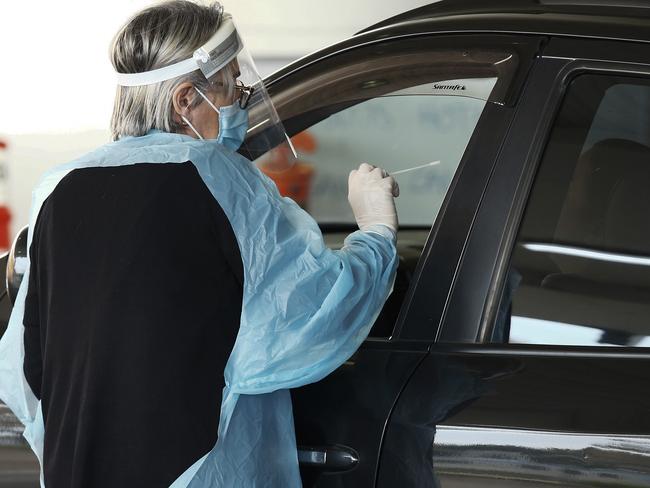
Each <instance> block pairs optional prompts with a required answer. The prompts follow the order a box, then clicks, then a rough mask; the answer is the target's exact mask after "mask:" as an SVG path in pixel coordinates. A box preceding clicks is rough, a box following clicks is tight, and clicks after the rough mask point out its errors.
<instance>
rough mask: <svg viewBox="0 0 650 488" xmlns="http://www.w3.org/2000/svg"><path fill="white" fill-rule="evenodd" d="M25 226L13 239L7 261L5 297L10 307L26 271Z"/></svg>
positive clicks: (26, 229)
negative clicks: (7, 297)
mask: <svg viewBox="0 0 650 488" xmlns="http://www.w3.org/2000/svg"><path fill="white" fill-rule="evenodd" d="M28 229H29V228H28V227H27V226H25V227H23V228H22V229H21V231H20V232H19V233H18V235H17V236H16V239H14V242H13V244H12V245H11V251H9V257H8V259H7V295H8V296H9V300H10V301H11V305H12V306H13V304H14V303H15V302H16V297H17V296H18V289H19V288H20V283H21V282H22V281H23V276H25V271H26V270H27V231H28Z"/></svg>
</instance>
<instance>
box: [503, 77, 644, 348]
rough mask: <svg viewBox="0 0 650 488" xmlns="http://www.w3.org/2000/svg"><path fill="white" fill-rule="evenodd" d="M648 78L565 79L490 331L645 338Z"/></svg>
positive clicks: (516, 337)
mask: <svg viewBox="0 0 650 488" xmlns="http://www.w3.org/2000/svg"><path fill="white" fill-rule="evenodd" d="M648 188H650V82H648V81H645V80H643V79H634V78H623V77H612V76H603V75H582V76H579V77H577V78H576V79H575V80H574V81H573V83H572V85H571V86H570V88H569V91H568V93H567V96H566V99H565V101H564V104H563V107H562V109H561V111H560V114H559V116H558V120H557V122H556V126H555V127H554V129H553V132H552V134H551V138H550V141H549V144H548V146H547V149H546V153H545V155H544V158H543V160H542V163H541V166H540V169H539V172H538V175H537V177H536V179H535V182H534V185H533V189H532V192H531V196H530V200H529V202H528V206H527V208H526V212H525V214H524V219H523V222H522V226H521V229H520V231H519V235H518V238H517V242H516V246H515V249H514V253H513V257H512V260H511V264H510V269H509V276H508V279H507V280H506V286H505V290H504V294H503V298H502V301H501V307H500V311H499V317H498V319H497V324H496V327H495V337H494V338H495V340H499V341H501V340H509V341H510V342H513V343H533V344H560V345H562V344H564V345H601V346H643V347H650V320H649V319H648V317H650V226H648V222H647V221H648V215H649V214H650V191H648Z"/></svg>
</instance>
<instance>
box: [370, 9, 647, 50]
mask: <svg viewBox="0 0 650 488" xmlns="http://www.w3.org/2000/svg"><path fill="white" fill-rule="evenodd" d="M408 28H410V29H409V30H412V29H414V28H415V29H419V30H422V31H423V32H424V31H430V32H435V31H440V30H442V29H444V30H445V31H476V30H480V31H482V32H486V31H487V32H518V33H535V34H551V35H552V34H555V35H566V36H575V37H598V38H609V39H622V40H640V41H650V0H442V1H440V2H435V3H432V4H429V5H426V6H424V7H420V8H417V9H414V10H410V11H408V12H405V13H403V14H400V15H396V16H395V17H391V18H389V19H387V20H384V21H382V22H379V23H377V24H374V25H372V26H370V27H368V28H366V29H364V30H362V31H361V32H359V33H358V34H363V33H368V32H372V31H376V30H380V29H381V30H383V32H384V34H386V33H387V32H388V31H390V30H394V31H395V32H399V31H403V30H405V29H408Z"/></svg>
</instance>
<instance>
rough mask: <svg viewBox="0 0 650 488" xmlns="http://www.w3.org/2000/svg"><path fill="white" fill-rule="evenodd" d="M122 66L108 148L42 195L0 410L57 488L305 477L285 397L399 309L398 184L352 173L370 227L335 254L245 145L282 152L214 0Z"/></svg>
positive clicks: (263, 483)
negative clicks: (390, 303) (7, 411)
mask: <svg viewBox="0 0 650 488" xmlns="http://www.w3.org/2000/svg"><path fill="white" fill-rule="evenodd" d="M111 56H112V63H113V66H114V68H115V71H116V72H117V82H118V85H119V86H118V89H117V94H116V100H115V108H114V113H113V118H112V121H111V127H112V133H113V139H114V140H113V142H111V143H109V144H107V145H105V146H102V147H100V148H98V149H97V150H95V151H93V152H91V153H89V154H87V155H85V156H83V157H81V158H79V159H77V160H75V161H72V162H71V163H68V164H65V165H63V166H59V167H57V168H54V169H53V170H50V171H49V172H48V173H46V174H45V175H44V176H43V178H42V179H41V181H40V183H39V184H38V186H37V187H36V189H35V190H34V193H33V202H32V211H31V220H30V230H29V238H28V242H29V265H28V268H27V271H26V274H25V277H24V279H23V282H22V284H21V286H20V290H19V292H18V296H17V300H16V304H15V307H14V310H13V313H12V316H11V319H10V323H9V327H8V330H7V332H6V334H5V335H4V336H3V338H2V341H1V342H0V398H1V399H2V400H3V401H4V402H5V403H7V405H8V406H9V407H10V408H11V409H12V410H13V411H14V413H15V414H16V415H17V416H18V418H19V419H20V420H21V421H22V422H23V423H24V424H25V434H24V435H25V438H26V439H27V440H28V442H29V443H30V445H31V447H32V449H33V450H34V452H35V453H36V454H37V456H38V458H39V460H40V462H41V467H42V470H41V475H42V476H41V486H46V487H47V488H129V487H133V488H136V487H137V488H148V487H151V488H153V487H160V488H164V487H169V486H173V487H186V486H190V487H269V488H274V487H278V488H291V487H298V486H300V477H299V474H298V462H297V454H296V445H295V435H294V430H293V418H292V412H291V400H290V396H289V393H288V389H290V388H294V387H298V386H301V385H304V384H307V383H310V382H314V381H318V380H320V379H321V378H323V377H324V376H326V375H328V374H329V373H331V372H332V371H333V370H334V369H336V368H337V367H338V366H340V365H341V364H342V363H343V362H344V361H345V360H346V359H348V358H349V356H350V355H351V354H352V353H353V352H354V351H355V350H356V349H357V348H358V346H359V345H360V344H361V342H362V341H363V340H364V339H365V337H366V336H367V334H368V332H369V329H370V327H371V325H372V323H373V321H374V320H375V318H376V317H377V315H378V313H379V311H380V309H381V307H382V305H383V303H384V301H385V300H386V298H387V297H388V295H389V293H390V291H391V289H392V284H393V281H394V276H395V268H396V263H397V260H396V252H395V236H396V231H397V216H396V212H395V205H394V201H393V197H394V196H396V195H397V187H396V185H395V182H394V181H393V179H392V178H391V177H390V176H387V175H386V174H385V173H384V172H383V171H382V170H381V169H379V168H374V167H372V166H370V165H367V164H362V165H361V166H360V167H359V169H358V170H355V171H352V172H351V173H350V177H349V200H350V204H351V206H352V209H353V211H354V214H355V217H356V219H357V222H358V225H359V227H360V230H359V231H356V232H353V233H352V234H350V235H349V236H348V237H347V239H346V241H345V245H344V247H343V248H342V249H341V250H339V251H332V250H330V249H328V248H327V247H326V246H325V245H324V243H323V238H322V235H321V233H320V231H319V228H318V226H317V225H316V223H315V222H314V221H313V219H312V218H311V217H310V216H309V215H308V214H307V213H305V212H304V211H303V210H302V209H301V208H300V207H299V206H298V205H296V204H295V203H294V202H293V201H291V200H289V199H284V198H282V197H281V196H280V195H279V194H278V192H277V189H276V188H275V186H274V185H273V183H272V182H271V180H269V179H268V178H267V177H266V176H264V175H263V174H262V173H261V172H260V171H259V169H258V168H257V166H255V164H254V163H252V162H251V161H250V160H249V159H247V158H245V157H243V156H242V155H241V154H240V153H239V152H238V151H240V152H241V153H244V154H247V155H249V156H250V157H253V156H256V155H259V154H262V153H263V152H264V150H268V149H270V148H272V147H276V146H277V145H278V144H289V142H288V141H287V138H286V134H285V133H284V129H283V128H282V125H281V123H280V120H279V118H278V116H277V113H276V112H275V109H274V108H273V105H272V104H271V102H270V99H269V97H268V94H267V92H266V89H265V88H264V85H263V83H262V82H261V80H260V78H259V75H257V71H256V70H255V69H254V64H253V63H252V61H251V59H250V56H249V55H248V53H247V51H246V50H245V47H244V45H243V42H242V40H241V37H240V35H239V34H238V32H237V29H236V28H235V24H234V23H233V20H232V18H231V17H230V16H229V15H228V14H226V13H224V12H223V9H222V8H221V6H220V5H219V4H213V5H210V6H202V5H198V4H194V3H191V2H187V1H173V2H168V3H162V4H158V5H155V6H153V7H151V8H148V9H146V10H143V11H142V12H140V13H138V14H137V15H135V16H134V17H133V18H132V19H131V20H130V21H129V22H128V23H127V24H126V25H125V26H124V27H123V28H122V29H121V30H120V31H119V33H118V34H117V35H116V37H115V39H114V42H113V46H112V53H111ZM244 139H246V141H245V140H244Z"/></svg>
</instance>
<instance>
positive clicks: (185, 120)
mask: <svg viewBox="0 0 650 488" xmlns="http://www.w3.org/2000/svg"><path fill="white" fill-rule="evenodd" d="M181 119H183V122H185V123H186V124H187V125H188V126H189V127H190V129H192V130H193V131H194V133H195V134H196V137H198V138H199V139H201V140H203V136H202V135H201V134H199V131H198V130H196V129H195V128H194V126H193V125H192V123H191V122H190V121H189V120H187V118H186V117H185V116H184V115H181Z"/></svg>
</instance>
